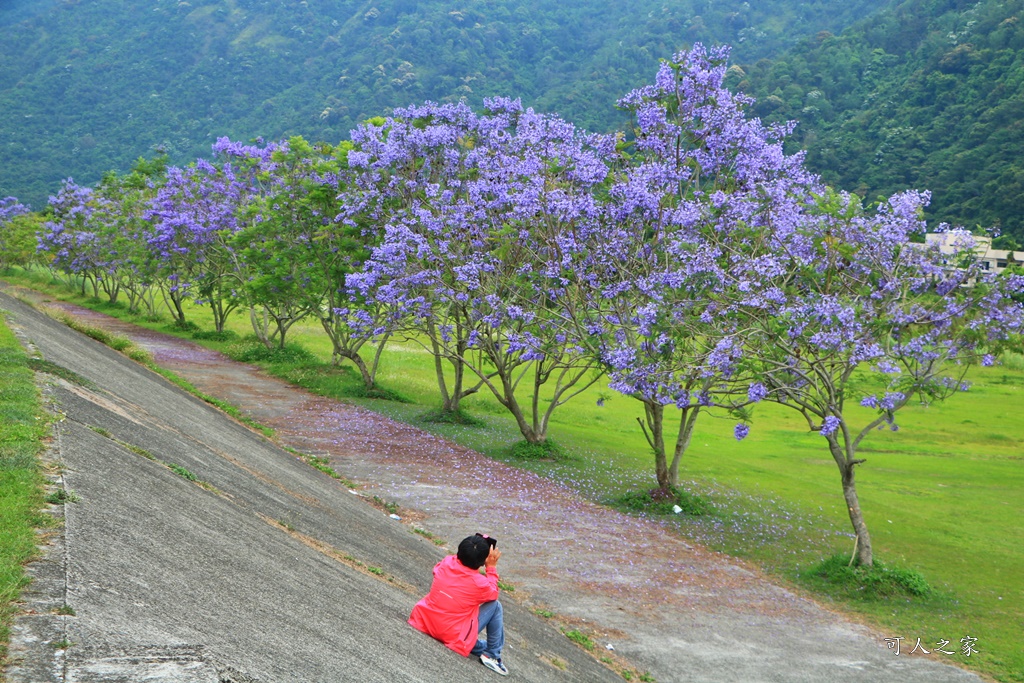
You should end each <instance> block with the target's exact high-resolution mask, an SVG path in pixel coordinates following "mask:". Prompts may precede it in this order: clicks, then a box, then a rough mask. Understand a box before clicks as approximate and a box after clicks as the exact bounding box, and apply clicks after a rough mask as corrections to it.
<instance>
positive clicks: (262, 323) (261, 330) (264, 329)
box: [249, 306, 274, 349]
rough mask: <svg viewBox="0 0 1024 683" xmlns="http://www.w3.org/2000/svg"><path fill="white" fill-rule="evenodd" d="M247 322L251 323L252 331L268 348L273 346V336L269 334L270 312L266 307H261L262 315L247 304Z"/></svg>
mask: <svg viewBox="0 0 1024 683" xmlns="http://www.w3.org/2000/svg"><path fill="white" fill-rule="evenodd" d="M249 322H250V323H251V324H252V331H253V333H254V334H255V335H256V338H257V339H259V340H260V343H261V344H263V345H264V346H265V347H267V348H268V349H272V348H274V336H273V335H271V334H270V331H269V330H270V314H269V313H268V312H267V309H266V307H263V314H262V317H261V316H260V314H259V313H257V312H256V307H255V306H249Z"/></svg>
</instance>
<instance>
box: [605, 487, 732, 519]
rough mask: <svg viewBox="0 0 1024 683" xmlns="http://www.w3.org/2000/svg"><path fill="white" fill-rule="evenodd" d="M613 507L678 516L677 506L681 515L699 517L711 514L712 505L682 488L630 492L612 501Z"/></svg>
mask: <svg viewBox="0 0 1024 683" xmlns="http://www.w3.org/2000/svg"><path fill="white" fill-rule="evenodd" d="M612 505H614V506H615V507H617V508H621V509H624V510H628V511H630V512H643V513H647V514H655V515H671V514H676V512H675V509H674V508H675V506H676V505H678V506H679V507H680V508H682V512H680V513H679V514H685V515H690V516H693V517H699V516H701V515H706V514H708V513H709V512H711V510H712V507H711V504H710V503H709V502H708V501H707V500H705V499H703V498H701V497H700V496H698V495H696V494H693V493H690V492H689V491H684V490H683V489H681V488H676V489H673V490H672V491H670V492H667V493H666V492H664V491H661V490H660V489H654V490H653V491H629V492H627V493H624V494H623V495H621V496H619V497H618V498H616V499H614V500H613V501H612Z"/></svg>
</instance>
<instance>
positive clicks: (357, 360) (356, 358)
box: [335, 349, 375, 389]
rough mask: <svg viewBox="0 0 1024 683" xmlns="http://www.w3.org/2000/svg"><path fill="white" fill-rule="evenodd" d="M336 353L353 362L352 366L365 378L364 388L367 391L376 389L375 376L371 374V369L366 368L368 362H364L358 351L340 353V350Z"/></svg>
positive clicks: (343, 350) (344, 350) (346, 350)
mask: <svg viewBox="0 0 1024 683" xmlns="http://www.w3.org/2000/svg"><path fill="white" fill-rule="evenodd" d="M335 353H337V354H338V355H339V356H341V357H342V358H348V359H349V360H350V361H352V364H353V365H355V366H356V368H358V369H359V374H360V376H362V378H363V386H365V387H366V388H367V389H374V388H375V384H374V378H373V375H371V374H370V369H369V368H368V367H366V361H364V360H363V357H362V356H360V355H359V352H358V351H351V350H349V349H342V350H340V351H339V350H338V349H335Z"/></svg>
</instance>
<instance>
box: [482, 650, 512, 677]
mask: <svg viewBox="0 0 1024 683" xmlns="http://www.w3.org/2000/svg"><path fill="white" fill-rule="evenodd" d="M480 663H481V664H483V665H484V666H486V667H487V668H488V669H490V670H491V671H494V672H496V673H499V674H501V675H502V676H508V669H506V668H505V665H504V664H502V663H501V660H500V659H494V658H493V657H488V656H487V655H480Z"/></svg>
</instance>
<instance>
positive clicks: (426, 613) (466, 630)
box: [409, 555, 498, 657]
mask: <svg viewBox="0 0 1024 683" xmlns="http://www.w3.org/2000/svg"><path fill="white" fill-rule="evenodd" d="M497 599H498V570H497V568H496V567H487V575H486V576H484V575H482V574H480V572H479V571H477V570H476V569H470V568H469V567H467V566H466V565H464V564H462V563H461V562H459V558H457V557H456V556H455V555H449V556H448V557H446V558H444V559H443V560H441V561H440V562H438V563H437V565H435V566H434V583H433V584H432V585H431V586H430V592H429V593H427V596H426V597H425V598H423V599H422V600H420V601H419V602H417V603H416V606H415V607H413V608H412V616H410V617H409V623H410V624H411V625H412V627H413V628H415V629H417V630H420V631H423V632H424V633H426V634H427V635H428V636H433V637H434V638H437V639H438V640H440V641H441V642H442V643H444V644H445V645H446V646H448V647H449V648H451V649H452V650H455V651H456V652H458V653H459V654H460V655H462V656H463V657H468V656H469V651H470V650H472V649H473V646H474V645H476V636H477V634H478V633H479V632H480V625H479V624H478V622H477V618H478V616H479V612H480V605H482V604H483V603H485V602H490V601H491V600H497Z"/></svg>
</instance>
